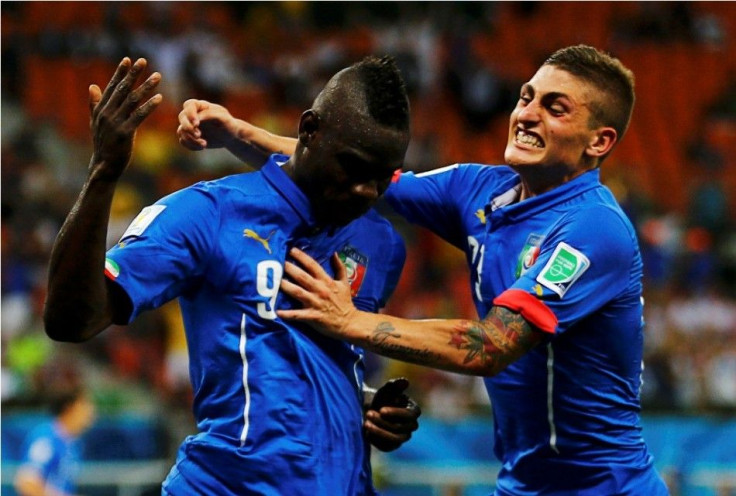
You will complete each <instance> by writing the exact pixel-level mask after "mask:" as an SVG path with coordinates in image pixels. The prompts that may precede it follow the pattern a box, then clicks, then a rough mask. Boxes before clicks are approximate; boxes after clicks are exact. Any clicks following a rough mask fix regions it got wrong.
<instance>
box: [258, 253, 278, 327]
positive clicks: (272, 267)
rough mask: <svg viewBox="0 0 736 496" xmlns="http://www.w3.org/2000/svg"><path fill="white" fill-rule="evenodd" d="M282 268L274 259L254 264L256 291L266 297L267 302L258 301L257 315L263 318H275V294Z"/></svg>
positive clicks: (276, 294)
mask: <svg viewBox="0 0 736 496" xmlns="http://www.w3.org/2000/svg"><path fill="white" fill-rule="evenodd" d="M283 275H284V268H283V267H282V266H281V264H280V263H278V262H277V261H276V260H263V261H262V262H258V265H257V266H256V291H258V294H259V295H260V296H263V297H266V298H268V302H267V303H266V302H260V303H258V315H260V316H261V317H263V318H264V319H269V320H274V319H275V318H276V308H275V306H276V296H278V294H279V285H280V284H281V277H282V276H283Z"/></svg>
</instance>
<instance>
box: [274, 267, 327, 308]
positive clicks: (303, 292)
mask: <svg viewBox="0 0 736 496" xmlns="http://www.w3.org/2000/svg"><path fill="white" fill-rule="evenodd" d="M286 265H287V266H286V267H285V268H286V273H287V274H288V273H289V271H288V265H293V264H289V262H286ZM307 277H309V276H307ZM281 291H283V292H284V294H286V295H288V296H291V297H292V298H294V299H295V300H297V301H299V302H301V303H302V305H304V306H305V307H313V306H315V305H317V303H318V302H319V301H320V300H319V298H317V297H316V296H315V295H314V294H312V293H311V292H310V291H309V290H308V289H305V288H303V287H302V286H300V285H299V284H294V283H293V282H291V281H288V280H286V278H283V279H281Z"/></svg>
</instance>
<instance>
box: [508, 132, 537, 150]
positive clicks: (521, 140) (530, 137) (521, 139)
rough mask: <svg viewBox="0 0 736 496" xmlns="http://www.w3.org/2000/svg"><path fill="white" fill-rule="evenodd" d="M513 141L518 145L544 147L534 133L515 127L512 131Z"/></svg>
mask: <svg viewBox="0 0 736 496" xmlns="http://www.w3.org/2000/svg"><path fill="white" fill-rule="evenodd" d="M514 142H515V143H517V144H520V145H526V146H531V147H532V148H544V141H542V139H541V138H540V137H539V136H537V135H536V134H534V133H530V132H529V131H525V130H523V129H517V130H516V132H515V133H514Z"/></svg>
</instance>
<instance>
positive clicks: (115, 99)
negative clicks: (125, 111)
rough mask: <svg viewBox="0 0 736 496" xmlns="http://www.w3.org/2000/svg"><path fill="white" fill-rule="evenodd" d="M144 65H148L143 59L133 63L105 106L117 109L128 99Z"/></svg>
mask: <svg viewBox="0 0 736 496" xmlns="http://www.w3.org/2000/svg"><path fill="white" fill-rule="evenodd" d="M146 65H148V62H147V61H146V59H144V58H139V59H138V60H136V61H135V63H133V65H132V66H131V67H130V70H129V71H127V73H125V75H124V76H123V78H122V80H121V81H120V82H119V83H118V84H117V85H116V86H115V88H114V90H113V92H112V94H111V95H110V99H109V100H108V103H107V105H110V106H111V107H112V108H118V107H119V106H120V105H121V104H122V102H123V101H124V100H125V99H126V98H128V96H129V95H130V93H131V90H132V88H133V86H134V85H135V82H136V81H137V80H138V78H139V77H140V75H141V74H142V73H143V71H144V70H145V68H146ZM116 74H117V73H116Z"/></svg>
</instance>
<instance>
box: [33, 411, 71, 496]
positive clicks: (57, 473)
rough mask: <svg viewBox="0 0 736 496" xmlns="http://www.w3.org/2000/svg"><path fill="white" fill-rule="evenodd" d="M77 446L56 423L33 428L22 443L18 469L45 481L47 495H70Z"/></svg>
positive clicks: (46, 423)
mask: <svg viewBox="0 0 736 496" xmlns="http://www.w3.org/2000/svg"><path fill="white" fill-rule="evenodd" d="M79 451H80V450H79V443H78V441H77V439H76V438H72V437H70V436H69V435H68V434H66V433H65V432H64V429H63V428H62V427H61V425H60V424H59V423H57V422H45V423H43V424H41V425H39V426H38V427H36V428H35V429H34V430H33V431H32V432H31V433H30V434H29V435H28V438H27V439H26V441H25V444H24V447H23V453H24V460H23V463H22V465H21V467H20V469H19V470H23V471H31V472H34V473H35V474H36V475H38V476H39V477H40V478H41V479H43V480H44V481H45V484H46V491H47V492H48V494H57V493H58V494H74V493H75V492H76V486H75V480H76V477H77V475H78V473H79Z"/></svg>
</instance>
